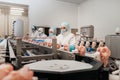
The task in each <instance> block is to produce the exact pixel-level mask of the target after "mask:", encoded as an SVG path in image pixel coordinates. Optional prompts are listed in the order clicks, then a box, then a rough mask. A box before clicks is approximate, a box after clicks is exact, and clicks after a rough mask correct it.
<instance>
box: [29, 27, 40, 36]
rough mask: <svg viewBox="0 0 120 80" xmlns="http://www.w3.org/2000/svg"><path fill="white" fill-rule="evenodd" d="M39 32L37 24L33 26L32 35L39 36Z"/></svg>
mask: <svg viewBox="0 0 120 80" xmlns="http://www.w3.org/2000/svg"><path fill="white" fill-rule="evenodd" d="M37 33H38V31H37V28H36V27H35V26H32V34H31V36H30V37H32V38H35V37H37Z"/></svg>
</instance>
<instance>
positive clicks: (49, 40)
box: [46, 26, 56, 47]
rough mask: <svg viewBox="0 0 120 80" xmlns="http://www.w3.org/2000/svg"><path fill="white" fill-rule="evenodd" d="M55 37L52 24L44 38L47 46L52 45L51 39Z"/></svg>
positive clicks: (54, 28) (54, 29)
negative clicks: (47, 35) (46, 36)
mask: <svg viewBox="0 0 120 80" xmlns="http://www.w3.org/2000/svg"><path fill="white" fill-rule="evenodd" d="M53 38H56V27H54V26H52V27H50V29H49V37H48V38H47V39H46V42H47V43H48V46H49V47H52V39H53Z"/></svg>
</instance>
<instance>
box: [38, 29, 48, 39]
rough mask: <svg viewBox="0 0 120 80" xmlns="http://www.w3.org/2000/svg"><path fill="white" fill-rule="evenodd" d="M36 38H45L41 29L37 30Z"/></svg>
mask: <svg viewBox="0 0 120 80" xmlns="http://www.w3.org/2000/svg"><path fill="white" fill-rule="evenodd" d="M37 31H38V33H37V38H46V37H47V35H46V34H45V33H44V30H43V28H38V30H37Z"/></svg>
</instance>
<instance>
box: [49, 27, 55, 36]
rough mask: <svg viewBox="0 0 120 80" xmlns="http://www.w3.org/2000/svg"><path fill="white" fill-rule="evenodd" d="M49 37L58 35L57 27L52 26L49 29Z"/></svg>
mask: <svg viewBox="0 0 120 80" xmlns="http://www.w3.org/2000/svg"><path fill="white" fill-rule="evenodd" d="M49 37H51V38H52V37H56V27H54V26H52V27H51V28H50V29H49Z"/></svg>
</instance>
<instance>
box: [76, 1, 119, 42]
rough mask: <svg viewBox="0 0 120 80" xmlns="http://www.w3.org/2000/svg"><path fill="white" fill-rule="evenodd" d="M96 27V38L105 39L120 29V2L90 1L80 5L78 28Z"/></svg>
mask: <svg viewBox="0 0 120 80" xmlns="http://www.w3.org/2000/svg"><path fill="white" fill-rule="evenodd" d="M91 24H92V25H94V26H95V37H97V38H98V39H102V40H104V39H105V35H109V34H114V32H115V28H116V27H120V0H88V1H86V2H84V3H82V4H80V5H79V8H78V26H79V27H81V26H85V25H91Z"/></svg>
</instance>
